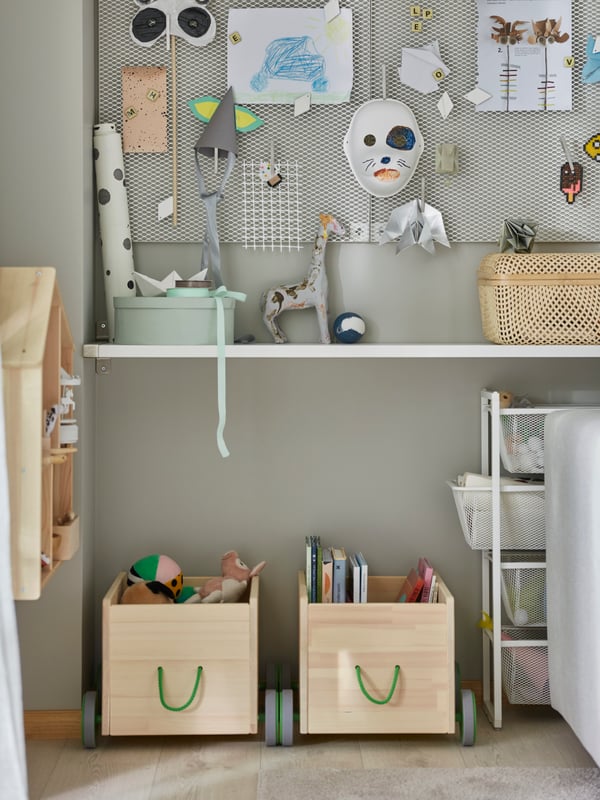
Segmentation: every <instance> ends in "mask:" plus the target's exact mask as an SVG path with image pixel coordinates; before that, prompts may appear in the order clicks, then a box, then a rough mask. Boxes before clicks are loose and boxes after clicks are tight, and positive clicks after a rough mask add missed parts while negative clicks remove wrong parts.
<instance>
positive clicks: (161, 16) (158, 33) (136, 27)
mask: <svg viewBox="0 0 600 800" xmlns="http://www.w3.org/2000/svg"><path fill="white" fill-rule="evenodd" d="M134 2H135V4H136V5H137V6H139V8H140V11H138V12H137V14H136V15H135V17H134V18H133V19H132V20H131V24H130V26H129V33H130V36H131V38H132V39H133V41H134V42H135V43H136V44H139V45H141V46H142V47H150V46H151V45H153V44H154V43H155V42H157V41H158V40H159V39H160V38H162V37H163V36H165V38H167V36H178V37H179V38H181V39H183V40H184V41H186V42H188V43H189V44H193V45H194V46H196V47H203V46H204V45H207V44H209V43H210V42H212V40H213V39H214V38H215V32H216V25H215V18H214V17H213V15H212V14H211V13H210V11H208V9H207V8H206V2H199V0H154V2H152V0H150V1H149V0H134ZM168 44H169V43H168V39H167V46H168Z"/></svg>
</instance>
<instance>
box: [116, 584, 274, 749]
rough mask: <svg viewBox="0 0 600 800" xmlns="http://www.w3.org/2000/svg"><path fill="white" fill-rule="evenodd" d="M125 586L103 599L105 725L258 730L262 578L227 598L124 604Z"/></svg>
mask: <svg viewBox="0 0 600 800" xmlns="http://www.w3.org/2000/svg"><path fill="white" fill-rule="evenodd" d="M206 580H208V578H192V577H190V578H186V579H185V581H184V583H185V584H186V585H189V586H200V585H202V584H203V583H204V582H205V581H206ZM126 586H127V581H126V574H125V573H124V572H123V573H120V574H119V575H118V577H117V578H116V579H115V581H114V583H113V584H112V586H111V587H110V589H109V590H108V592H107V593H106V595H105V597H104V600H103V603H102V648H103V660H102V669H103V671H102V733H103V734H104V735H111V736H114V735H136V736H137V735H144V734H160V735H166V734H177V735H180V734H240V733H256V731H257V722H258V592H259V578H258V577H257V576H255V577H253V578H252V579H251V582H250V585H249V586H248V589H247V590H246V593H245V594H244V595H243V597H242V599H241V600H240V602H237V603H223V604H211V603H193V604H182V605H177V604H173V605H121V604H120V599H121V595H122V594H123V591H124V589H125V588H126ZM159 668H162V669H159ZM198 678H199V681H198ZM196 683H197V687H196ZM190 699H191V702H189V705H187V707H185V706H186V704H187V703H188V701H190ZM169 707H170V708H171V709H175V710H170V709H169ZM181 707H184V708H183V709H182V710H180V711H177V710H176V709H179V708H181Z"/></svg>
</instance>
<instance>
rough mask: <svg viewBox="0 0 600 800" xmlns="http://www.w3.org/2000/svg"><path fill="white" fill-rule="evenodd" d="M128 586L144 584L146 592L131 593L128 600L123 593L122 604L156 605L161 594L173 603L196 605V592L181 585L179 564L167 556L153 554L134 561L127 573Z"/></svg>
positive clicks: (181, 573) (181, 574) (197, 600)
mask: <svg viewBox="0 0 600 800" xmlns="http://www.w3.org/2000/svg"><path fill="white" fill-rule="evenodd" d="M127 584H128V586H130V587H131V586H134V585H136V584H146V590H145V591H142V590H141V589H140V590H138V591H137V592H131V593H129V595H128V599H127V600H125V595H126V594H127V592H128V590H125V592H123V598H122V602H129V603H156V602H160V601H159V600H158V599H157V597H158V594H163V595H164V596H165V597H167V598H168V599H169V600H170V601H171V602H174V603H178V604H179V603H198V602H199V601H200V598H199V597H198V592H197V591H196V589H193V588H192V587H191V586H184V585H183V572H182V570H181V567H180V566H179V564H178V563H177V562H176V561H174V560H173V559H172V558H170V557H169V556H165V555H160V554H158V553H154V554H153V555H150V556H145V557H144V558H140V559H139V561H136V562H135V564H132V566H131V567H130V569H129V572H128V573H127Z"/></svg>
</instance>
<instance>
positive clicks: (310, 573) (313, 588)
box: [305, 535, 321, 603]
mask: <svg viewBox="0 0 600 800" xmlns="http://www.w3.org/2000/svg"><path fill="white" fill-rule="evenodd" d="M305 541H306V594H307V595H308V602H309V603H316V602H317V545H319V544H320V543H321V537H320V536H314V535H311V536H307V537H306V540H305Z"/></svg>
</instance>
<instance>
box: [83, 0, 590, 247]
mask: <svg viewBox="0 0 600 800" xmlns="http://www.w3.org/2000/svg"><path fill="white" fill-rule="evenodd" d="M257 5H258V4H257V3H256V2H248V1H247V0H246V1H244V0H240V1H239V2H233V3H230V4H225V3H220V4H217V3H215V2H214V0H213V2H211V3H210V5H209V8H210V10H211V13H212V14H213V16H214V17H215V20H216V24H217V34H216V37H215V39H214V41H213V42H212V43H211V44H209V45H208V46H206V47H193V46H192V45H189V44H188V43H187V42H185V41H183V40H181V39H177V40H176V74H177V86H176V96H177V131H176V133H177V136H176V139H177V163H178V170H177V184H178V224H177V225H176V226H174V225H173V224H172V220H171V219H170V218H169V219H165V220H162V221H158V220H157V204H158V203H159V202H160V201H161V200H164V199H165V198H167V197H169V196H170V195H171V194H172V158H171V153H170V152H169V153H148V154H139V153H136V154H125V169H126V176H127V185H128V192H129V206H130V217H131V228H132V235H133V238H134V240H135V241H137V242H159V241H160V242H185V241H193V242H198V241H201V240H202V238H203V235H204V229H205V222H204V209H203V206H202V203H201V201H200V198H199V195H198V190H197V186H196V180H195V174H194V166H193V163H194V156H193V147H194V143H195V141H196V140H197V138H198V137H199V135H200V133H201V131H202V130H203V124H202V123H201V122H200V121H199V120H197V119H196V118H195V117H194V116H193V115H192V113H191V111H190V110H189V109H188V107H187V101H188V100H190V99H192V98H194V97H199V96H201V95H204V94H212V95H215V96H217V97H221V96H222V95H223V94H224V93H225V92H226V90H227V60H226V59H227V14H228V10H229V8H230V7H231V8H244V7H256V6H257ZM261 5H264V6H268V5H275V4H273V3H266V2H265V3H264V4H261ZM276 5H277V6H278V7H282V6H285V7H305V3H303V2H301V0H284V2H278V3H277V4H276ZM343 5H345V6H348V7H350V8H352V13H353V50H354V82H353V90H352V97H351V102H350V103H346V104H342V105H327V106H326V105H313V106H312V108H311V109H310V111H309V112H308V113H306V114H303V115H301V116H299V117H294V111H293V107H292V106H277V105H268V106H267V105H252V106H251V107H252V109H253V110H254V111H255V112H256V113H257V114H258V115H259V116H260V117H261V118H262V119H264V120H265V124H264V125H263V126H262V127H260V128H258V129H257V130H256V131H253V132H251V133H247V134H244V133H240V134H239V135H238V144H239V152H238V163H237V165H236V167H235V169H234V171H233V174H232V176H231V177H230V179H229V181H228V183H227V187H226V190H225V197H224V199H223V201H222V202H221V204H220V205H219V210H218V218H219V236H220V239H221V241H223V242H241V243H243V242H244V233H245V232H244V225H243V221H244V216H243V214H242V213H241V208H242V195H243V169H242V163H241V162H242V160H254V161H260V160H261V159H262V160H268V159H269V155H270V147H271V141H272V140H273V141H274V142H275V148H276V160H279V159H281V160H282V161H289V162H296V163H297V164H298V172H299V176H300V178H299V180H300V186H299V189H300V215H299V216H300V239H301V240H303V241H308V240H311V239H312V238H313V237H314V234H315V231H316V226H317V218H318V214H319V213H321V212H327V213H333V214H335V216H336V217H338V218H339V219H340V221H341V222H342V223H343V224H344V225H345V227H346V231H347V234H346V239H347V240H349V241H367V240H370V241H378V235H379V231H380V230H381V228H382V226H383V225H385V223H386V221H387V219H388V216H389V214H390V212H391V211H392V210H393V209H394V208H396V207H397V206H399V205H401V204H402V203H403V202H406V201H407V200H410V199H412V198H414V197H415V196H418V195H420V178H421V177H424V178H425V185H426V199H427V202H428V203H430V204H431V205H433V206H435V207H437V208H438V209H439V210H440V211H441V212H442V214H443V217H444V222H445V226H446V232H447V234H448V237H449V239H450V240H451V241H455V242H488V241H495V240H497V238H498V235H499V232H500V227H501V225H502V222H503V220H504V219H507V218H510V217H513V218H514V217H523V218H527V219H530V220H532V221H534V222H536V223H537V224H538V225H539V229H538V235H537V239H538V241H547V242H552V241H560V242H569V241H597V240H598V238H600V237H599V231H598V224H597V222H598V212H597V205H598V202H597V196H598V191H599V190H600V164H595V163H594V162H592V161H591V159H589V158H588V156H586V155H585V154H584V153H583V150H582V148H583V144H584V142H585V141H586V140H587V139H588V138H589V137H590V136H592V135H594V134H596V133H600V125H599V124H598V120H597V112H596V108H597V105H598V99H599V91H600V85H591V86H584V85H583V84H582V83H581V81H580V71H581V67H582V65H583V63H584V61H585V42H586V38H587V35H588V33H592V32H593V31H590V30H588V29H587V28H586V22H585V21H586V20H593V19H595V17H596V9H595V4H594V2H593V0H573V3H572V9H573V36H572V43H573V44H572V50H571V52H572V55H573V56H574V57H575V67H574V71H573V106H572V107H573V110H572V112H524V111H521V112H513V113H509V112H487V113H483V112H477V111H476V110H475V107H474V106H473V105H472V104H471V103H469V102H468V101H467V100H465V99H464V97H463V95H465V94H466V93H467V92H469V91H470V90H471V89H473V88H474V87H475V86H476V84H477V36H476V27H477V6H476V3H475V2H471V1H469V2H464V0H461V2H459V3H447V2H444V3H441V2H440V3H437V4H432V6H433V11H434V14H433V19H431V20H426V21H424V22H423V31H422V32H421V33H412V32H411V30H410V13H409V10H410V3H405V2H396V1H395V0H377V1H376V2H375V1H374V2H368V0H356V2H352V3H344V4H343ZM137 9H138V7H137V6H136V5H135V3H133V2H126V0H99V25H98V41H99V89H98V94H99V120H98V121H99V122H115V123H116V124H117V126H118V129H119V130H121V119H122V103H121V67H122V66H128V65H157V66H165V67H166V68H167V76H168V77H167V85H168V87H169V92H170V87H171V68H170V64H171V55H170V53H169V52H168V51H167V49H166V46H165V40H164V38H163V39H162V40H161V41H160V42H158V43H156V44H154V45H153V46H152V47H147V48H146V47H140V46H138V45H136V44H134V43H133V42H132V41H131V39H130V37H129V23H130V21H131V19H132V17H133V16H134V14H135V13H136V11H137ZM435 39H437V40H438V41H439V46H440V51H441V55H442V58H443V60H444V61H445V63H446V64H447V65H448V67H449V68H450V70H451V74H450V75H449V76H448V77H447V78H445V79H444V80H443V81H442V83H441V89H440V91H439V92H435V93H433V94H429V95H422V94H420V93H419V92H417V91H415V90H414V89H412V88H410V87H408V86H405V85H403V84H401V83H400V81H399V78H398V74H397V67H398V66H399V65H400V62H401V49H402V47H403V46H408V47H415V46H421V45H424V44H429V43H430V42H432V41H433V40H435ZM383 65H385V67H386V75H387V82H386V86H387V96H388V97H390V98H395V99H398V100H402V101H403V102H405V103H407V104H408V105H409V106H410V107H411V108H412V110H413V111H414V113H415V116H416V118H417V120H418V123H419V127H420V128H421V132H422V134H423V137H424V139H425V151H424V153H423V156H422V158H421V161H420V163H419V167H418V169H417V171H416V174H415V177H414V178H413V180H412V181H411V182H410V183H409V184H408V185H407V186H406V187H405V188H404V189H403V190H402V191H401V192H399V193H398V194H397V195H395V196H394V197H391V198H374V197H371V196H370V195H368V194H367V193H366V192H365V191H364V190H363V189H362V188H361V187H360V186H359V185H358V183H357V182H356V180H355V179H354V177H353V175H352V173H351V171H350V167H349V165H348V163H347V161H346V157H345V155H344V152H343V147H342V142H343V138H344V135H345V133H346V130H347V128H348V125H349V122H350V119H351V117H352V114H353V113H354V111H355V110H356V109H357V108H358V107H359V106H360V105H361V104H362V103H364V102H366V101H367V100H369V99H371V98H376V97H381V96H382V66H383ZM444 90H446V91H448V93H449V95H450V97H451V99H452V101H453V103H454V108H453V110H452V112H451V113H450V115H449V117H448V118H447V119H446V120H444V119H442V117H441V115H440V113H439V111H438V109H437V102H438V100H439V98H440V96H441V93H442V91H444ZM168 108H169V117H171V114H170V109H171V98H170V97H169V100H168ZM169 124H170V122H169ZM562 135H564V136H566V139H567V141H568V143H569V144H570V146H571V148H572V151H573V153H574V156H575V159H576V160H579V161H580V162H581V163H582V164H583V167H584V180H583V191H582V193H581V195H580V196H579V197H578V198H577V200H576V201H575V203H573V205H568V204H567V203H566V200H565V197H564V195H562V194H561V192H560V187H559V177H560V165H561V164H562V163H563V162H564V161H565V157H564V153H563V150H562V145H561V141H560V138H561V136H562ZM171 141H172V131H171V130H169V146H171ZM446 142H447V143H454V144H456V145H458V148H459V157H460V174H459V175H457V176H454V177H452V178H450V179H448V178H446V177H445V176H442V175H436V174H435V148H436V145H437V144H441V143H446ZM221 169H222V167H221ZM205 176H206V177H207V181H208V182H209V187H208V188H209V189H211V188H216V178H215V184H214V186H212V185H211V184H210V180H211V177H213V176H211V169H210V168H207V169H206V170H205Z"/></svg>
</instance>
